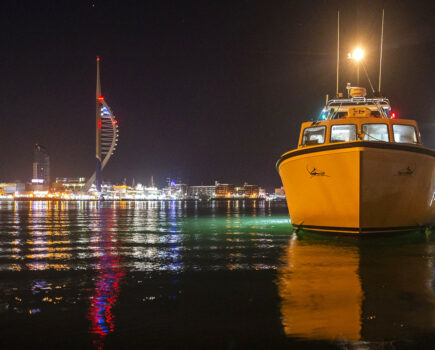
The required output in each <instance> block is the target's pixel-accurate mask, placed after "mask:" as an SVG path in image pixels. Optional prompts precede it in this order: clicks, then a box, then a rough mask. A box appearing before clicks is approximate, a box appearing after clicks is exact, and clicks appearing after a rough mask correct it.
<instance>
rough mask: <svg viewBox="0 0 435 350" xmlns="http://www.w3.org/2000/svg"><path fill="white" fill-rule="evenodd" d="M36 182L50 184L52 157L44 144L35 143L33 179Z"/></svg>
mask: <svg viewBox="0 0 435 350" xmlns="http://www.w3.org/2000/svg"><path fill="white" fill-rule="evenodd" d="M32 182H34V183H43V184H45V185H47V186H50V157H49V155H48V153H47V150H46V148H45V147H44V146H42V145H38V144H36V145H35V148H34V150H33V179H32Z"/></svg>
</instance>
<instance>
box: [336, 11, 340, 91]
mask: <svg viewBox="0 0 435 350" xmlns="http://www.w3.org/2000/svg"><path fill="white" fill-rule="evenodd" d="M339 70H340V10H337V88H336V95H337V97H338V75H339Z"/></svg>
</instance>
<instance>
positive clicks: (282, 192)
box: [275, 187, 285, 197]
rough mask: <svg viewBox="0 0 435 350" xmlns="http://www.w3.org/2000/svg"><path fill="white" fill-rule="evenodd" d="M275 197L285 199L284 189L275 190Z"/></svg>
mask: <svg viewBox="0 0 435 350" xmlns="http://www.w3.org/2000/svg"><path fill="white" fill-rule="evenodd" d="M275 195H277V196H282V197H284V196H285V191H284V187H281V188H275Z"/></svg>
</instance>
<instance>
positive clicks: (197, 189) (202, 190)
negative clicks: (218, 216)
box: [187, 186, 216, 197]
mask: <svg viewBox="0 0 435 350" xmlns="http://www.w3.org/2000/svg"><path fill="white" fill-rule="evenodd" d="M187 195H188V196H189V197H214V196H215V195H216V186H189V187H188V188H187Z"/></svg>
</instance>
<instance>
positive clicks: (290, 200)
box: [277, 87, 435, 234]
mask: <svg viewBox="0 0 435 350" xmlns="http://www.w3.org/2000/svg"><path fill="white" fill-rule="evenodd" d="M277 169H278V172H279V174H280V176H281V179H282V182H283V185H284V189H285V193H286V199H287V204H288V210H289V214H290V218H291V221H292V224H293V227H294V228H296V229H304V230H312V231H332V232H342V233H355V234H365V233H379V232H395V231H407V230H412V229H416V228H421V227H425V226H435V150H433V149H430V148H426V147H424V146H423V144H422V141H421V137H420V132H419V130H418V126H417V123H416V122H415V121H414V120H407V119H397V118H396V117H395V115H394V113H392V112H391V107H390V103H389V101H388V99H387V98H384V97H373V98H367V97H366V91H365V89H364V88H360V87H356V88H352V87H348V97H347V98H342V97H341V98H337V99H332V100H329V101H328V102H327V104H326V106H325V108H324V109H323V111H322V114H321V117H320V119H319V120H318V121H314V122H306V123H303V124H302V128H301V132H300V137H299V143H298V148H297V149H294V150H291V151H289V152H287V153H285V154H284V155H282V156H281V158H280V159H279V160H278V162H277Z"/></svg>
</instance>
